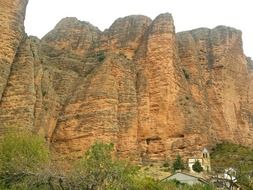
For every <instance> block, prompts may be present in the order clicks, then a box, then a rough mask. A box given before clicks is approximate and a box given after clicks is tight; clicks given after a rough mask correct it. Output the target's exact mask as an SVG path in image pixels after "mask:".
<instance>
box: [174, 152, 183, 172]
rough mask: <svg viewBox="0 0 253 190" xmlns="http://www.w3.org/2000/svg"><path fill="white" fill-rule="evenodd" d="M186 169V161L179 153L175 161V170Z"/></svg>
mask: <svg viewBox="0 0 253 190" xmlns="http://www.w3.org/2000/svg"><path fill="white" fill-rule="evenodd" d="M183 169H184V162H183V160H182V158H181V156H179V155H177V158H176V160H175V161H174V162H173V170H174V171H176V170H183Z"/></svg>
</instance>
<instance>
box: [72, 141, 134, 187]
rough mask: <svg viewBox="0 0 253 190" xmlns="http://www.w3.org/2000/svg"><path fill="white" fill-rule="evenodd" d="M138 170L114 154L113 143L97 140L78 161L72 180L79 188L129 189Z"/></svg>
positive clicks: (73, 184)
mask: <svg viewBox="0 0 253 190" xmlns="http://www.w3.org/2000/svg"><path fill="white" fill-rule="evenodd" d="M137 170H138V168H137V167H134V166H132V165H131V164H130V163H128V162H124V161H121V160H119V159H117V158H115V157H114V156H113V144H103V143H100V142H96V143H95V144H94V145H92V146H91V147H90V149H89V150H88V151H87V152H86V153H85V155H84V157H83V158H82V159H81V160H80V161H79V162H78V164H77V165H76V167H75V168H74V171H73V173H72V175H71V176H72V177H71V180H70V181H71V185H72V186H74V187H75V188H77V189H92V190H95V189H110V190H117V189H119V190H120V189H129V188H130V187H131V186H132V185H133V180H134V176H135V175H136V174H137Z"/></svg>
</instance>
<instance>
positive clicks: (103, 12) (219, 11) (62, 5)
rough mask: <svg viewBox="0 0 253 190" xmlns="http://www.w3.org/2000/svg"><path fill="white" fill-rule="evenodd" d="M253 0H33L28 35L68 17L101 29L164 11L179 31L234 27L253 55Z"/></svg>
mask: <svg viewBox="0 0 253 190" xmlns="http://www.w3.org/2000/svg"><path fill="white" fill-rule="evenodd" d="M252 2H253V1H252V0H29V4H28V7H27V11H26V20H25V27H26V32H27V33H28V35H33V36H37V37H39V38H41V37H43V36H44V35H45V34H46V33H47V32H49V31H50V30H52V29H53V28H54V26H55V25H56V24H57V23H58V22H59V21H60V20H61V19H62V18H64V17H77V18H78V19H79V20H82V21H88V22H90V23H91V24H93V25H95V26H97V27H98V28H99V29H100V30H102V31H103V30H104V29H106V28H109V27H110V25H111V24H112V23H113V22H114V21H115V20H116V19H117V18H119V17H124V16H128V15H136V14H137V15H146V16H148V17H150V18H151V19H154V18H155V17H156V16H158V15H159V14H161V13H165V12H169V13H171V14H172V15H173V18H174V24H175V27H176V31H177V32H180V31H185V30H191V29H195V28H200V27H208V28H214V27H216V26H218V25H225V26H231V27H234V28H237V29H240V30H241V31H242V32H243V43H244V51H245V54H246V55H247V56H250V57H253V24H252V18H253V8H252V6H251V4H252Z"/></svg>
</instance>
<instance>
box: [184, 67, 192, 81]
mask: <svg viewBox="0 0 253 190" xmlns="http://www.w3.org/2000/svg"><path fill="white" fill-rule="evenodd" d="M183 73H184V77H185V79H187V80H189V79H190V75H189V73H188V72H187V71H186V70H185V69H183Z"/></svg>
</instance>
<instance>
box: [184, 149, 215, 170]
mask: <svg viewBox="0 0 253 190" xmlns="http://www.w3.org/2000/svg"><path fill="white" fill-rule="evenodd" d="M196 161H199V163H200V164H201V166H202V167H203V170H204V171H206V172H210V171H211V161H210V154H209V152H208V150H207V149H206V148H204V149H203V151H202V154H201V157H199V158H189V159H188V167H189V169H190V172H192V173H194V171H193V169H192V166H193V164H195V162H196Z"/></svg>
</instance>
